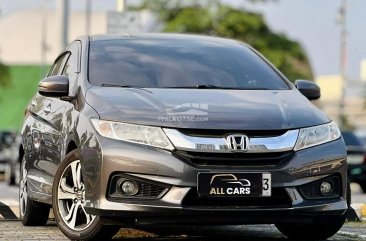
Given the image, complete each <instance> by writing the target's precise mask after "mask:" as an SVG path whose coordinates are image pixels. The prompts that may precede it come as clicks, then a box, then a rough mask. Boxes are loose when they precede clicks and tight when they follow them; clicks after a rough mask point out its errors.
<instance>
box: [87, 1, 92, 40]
mask: <svg viewBox="0 0 366 241" xmlns="http://www.w3.org/2000/svg"><path fill="white" fill-rule="evenodd" d="M91 10H92V0H86V9H85V12H86V14H85V33H86V34H87V35H89V34H90V31H91V30H90V26H91Z"/></svg>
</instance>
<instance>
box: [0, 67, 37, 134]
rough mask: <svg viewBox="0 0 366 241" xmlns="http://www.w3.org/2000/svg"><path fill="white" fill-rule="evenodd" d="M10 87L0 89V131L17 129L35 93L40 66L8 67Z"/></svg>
mask: <svg viewBox="0 0 366 241" xmlns="http://www.w3.org/2000/svg"><path fill="white" fill-rule="evenodd" d="M10 76H11V85H10V87H8V88H3V87H0V111H1V112H0V113H1V114H0V130H1V129H19V128H20V127H21V125H22V122H23V116H24V109H25V107H26V106H27V105H28V103H29V101H30V99H31V98H32V97H33V95H34V94H35V93H36V91H37V86H38V83H39V80H40V79H41V67H40V66H10Z"/></svg>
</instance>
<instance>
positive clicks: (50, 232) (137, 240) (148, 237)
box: [0, 221, 366, 241]
mask: <svg viewBox="0 0 366 241" xmlns="http://www.w3.org/2000/svg"><path fill="white" fill-rule="evenodd" d="M177 233H178V234H177V235H171V236H157V235H154V234H152V233H148V232H142V231H136V230H132V229H121V230H120V232H119V233H118V234H117V235H116V236H114V238H113V240H124V241H132V240H133V241H158V240H171V241H178V240H187V241H211V240H225V241H239V240H240V241H265V240H266V241H285V240H288V239H286V238H285V237H284V236H282V235H281V234H280V233H279V232H278V231H277V229H276V228H275V227H274V226H273V225H247V226H228V227H210V228H202V227H197V228H191V227H190V228H189V229H188V228H179V230H177ZM179 233H181V234H179ZM362 233H363V234H362ZM187 234H189V235H187ZM365 234H366V224H362V225H360V224H346V225H345V227H343V229H342V231H341V232H339V233H338V234H337V235H335V236H334V237H332V238H330V239H329V240H330V241H360V240H366V235H365ZM0 240H2V241H15V240H19V241H30V240H42V241H48V240H58V241H63V240H68V239H67V238H66V237H65V236H63V235H62V233H61V232H60V230H59V229H58V228H57V226H56V225H55V224H54V223H52V222H51V223H50V224H48V225H47V226H45V227H23V226H22V224H21V223H20V222H19V221H1V222H0ZM288 241H289V240H288Z"/></svg>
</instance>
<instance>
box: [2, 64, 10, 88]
mask: <svg viewBox="0 0 366 241" xmlns="http://www.w3.org/2000/svg"><path fill="white" fill-rule="evenodd" d="M9 85H10V70H9V67H8V66H6V65H4V64H2V63H0V87H8V86H9Z"/></svg>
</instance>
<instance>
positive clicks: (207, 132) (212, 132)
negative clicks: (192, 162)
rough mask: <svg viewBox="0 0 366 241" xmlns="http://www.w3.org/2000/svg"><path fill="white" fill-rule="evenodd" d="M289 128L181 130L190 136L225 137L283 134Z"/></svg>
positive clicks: (180, 130)
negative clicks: (230, 135)
mask: <svg viewBox="0 0 366 241" xmlns="http://www.w3.org/2000/svg"><path fill="white" fill-rule="evenodd" d="M287 131H288V130H210V129H179V132H181V133H183V134H185V135H188V136H197V137H225V136H227V135H228V134H230V133H244V134H245V135H247V136H250V137H273V136H281V135H283V134H285V133H286V132H287Z"/></svg>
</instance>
